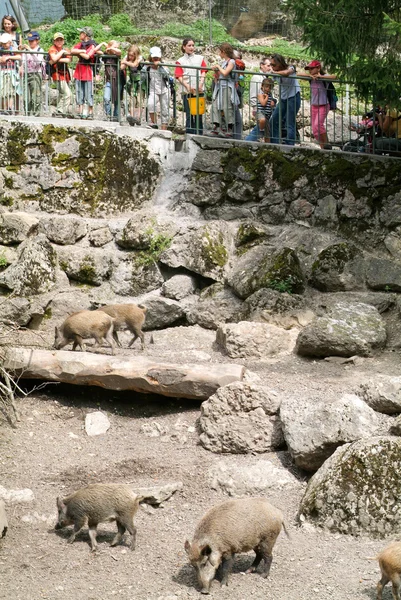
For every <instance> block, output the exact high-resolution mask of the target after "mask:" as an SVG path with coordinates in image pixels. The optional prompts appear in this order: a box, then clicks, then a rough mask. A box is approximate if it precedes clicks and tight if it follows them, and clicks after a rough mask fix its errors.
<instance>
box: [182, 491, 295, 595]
mask: <svg viewBox="0 0 401 600" xmlns="http://www.w3.org/2000/svg"><path fill="white" fill-rule="evenodd" d="M282 527H283V528H284V531H285V532H286V534H287V535H288V533H287V530H286V528H285V524H284V521H283V515H282V513H281V511H279V510H278V509H277V508H275V507H274V506H273V505H272V504H270V503H269V502H268V501H267V500H265V499H264V498H244V499H238V500H229V501H228V502H223V503H222V504H219V505H217V506H215V507H214V508H212V509H211V510H209V512H207V513H206V514H205V516H204V517H203V518H202V519H201V521H200V522H199V524H198V526H197V528H196V530H195V534H194V538H193V540H192V543H189V541H188V540H187V541H186V542H185V550H186V552H187V554H188V557H189V560H190V562H191V564H192V565H193V566H194V567H195V569H196V571H197V576H198V581H199V585H200V586H201V592H202V594H209V593H210V586H211V583H212V581H213V579H214V577H215V575H216V571H217V569H218V568H219V566H220V564H221V566H222V568H221V571H222V581H221V585H227V582H228V576H229V574H230V571H231V568H232V565H233V562H234V555H235V554H236V553H237V552H248V551H249V550H254V551H255V553H256V557H255V560H254V561H253V563H252V565H251V566H250V568H249V569H248V571H247V573H252V572H254V571H256V568H257V567H258V565H259V563H260V562H261V561H262V559H263V560H264V566H263V569H262V571H261V575H262V577H267V576H268V574H269V571H270V565H271V563H272V560H273V554H272V551H273V546H274V544H275V542H276V539H277V537H278V535H279V533H280V531H281V528H282Z"/></svg>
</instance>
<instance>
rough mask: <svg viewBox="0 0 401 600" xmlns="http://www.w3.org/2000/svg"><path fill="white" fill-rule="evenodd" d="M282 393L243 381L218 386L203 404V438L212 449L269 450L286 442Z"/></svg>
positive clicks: (201, 424)
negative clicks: (280, 415)
mask: <svg viewBox="0 0 401 600" xmlns="http://www.w3.org/2000/svg"><path fill="white" fill-rule="evenodd" d="M280 400H281V399H280V397H279V396H278V394H277V393H276V392H275V391H273V390H269V389H266V388H265V387H263V386H259V385H252V384H247V383H243V382H238V383H233V384H230V385H227V386H225V387H224V388H221V389H219V390H217V392H216V393H215V394H214V395H213V396H211V397H210V398H209V399H208V400H207V401H206V402H204V403H203V404H202V407H201V416H200V420H199V426H200V431H201V434H200V442H201V444H202V446H204V448H206V449H207V450H210V451H211V452H231V453H233V454H246V453H250V452H267V451H268V450H271V449H272V448H278V447H280V446H281V445H282V444H283V436H282V432H281V428H280V422H279V420H278V418H277V411H278V409H279V406H280Z"/></svg>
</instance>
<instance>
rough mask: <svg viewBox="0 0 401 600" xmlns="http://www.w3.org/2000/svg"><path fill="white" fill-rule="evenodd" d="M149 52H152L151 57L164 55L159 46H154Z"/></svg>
mask: <svg viewBox="0 0 401 600" xmlns="http://www.w3.org/2000/svg"><path fill="white" fill-rule="evenodd" d="M149 54H150V58H161V57H162V51H161V50H160V48H159V46H153V48H151V49H150V50H149Z"/></svg>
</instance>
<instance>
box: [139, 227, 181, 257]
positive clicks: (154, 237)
mask: <svg viewBox="0 0 401 600" xmlns="http://www.w3.org/2000/svg"><path fill="white" fill-rule="evenodd" d="M145 233H146V234H148V235H150V236H151V238H150V243H149V247H148V248H147V249H146V250H141V251H140V252H138V253H137V254H136V255H135V258H134V260H135V264H136V265H138V266H139V267H141V266H147V265H151V264H152V263H156V262H157V261H158V260H159V258H160V255H161V254H162V252H164V251H165V250H167V248H168V247H169V246H170V244H171V240H172V238H171V237H169V236H167V235H165V234H163V233H153V231H152V229H151V228H148V229H147V230H146V231H145Z"/></svg>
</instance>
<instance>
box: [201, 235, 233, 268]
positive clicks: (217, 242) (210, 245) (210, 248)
mask: <svg viewBox="0 0 401 600" xmlns="http://www.w3.org/2000/svg"><path fill="white" fill-rule="evenodd" d="M203 237H204V239H205V240H206V243H205V242H203V245H202V257H203V260H204V261H205V265H206V267H207V268H208V269H213V268H215V267H224V265H225V264H226V263H227V260H228V252H227V250H226V247H225V246H224V237H223V234H222V233H221V231H220V232H219V233H218V235H217V238H214V239H213V238H212V236H211V235H210V232H209V231H208V230H207V229H205V230H204V232H203Z"/></svg>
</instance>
